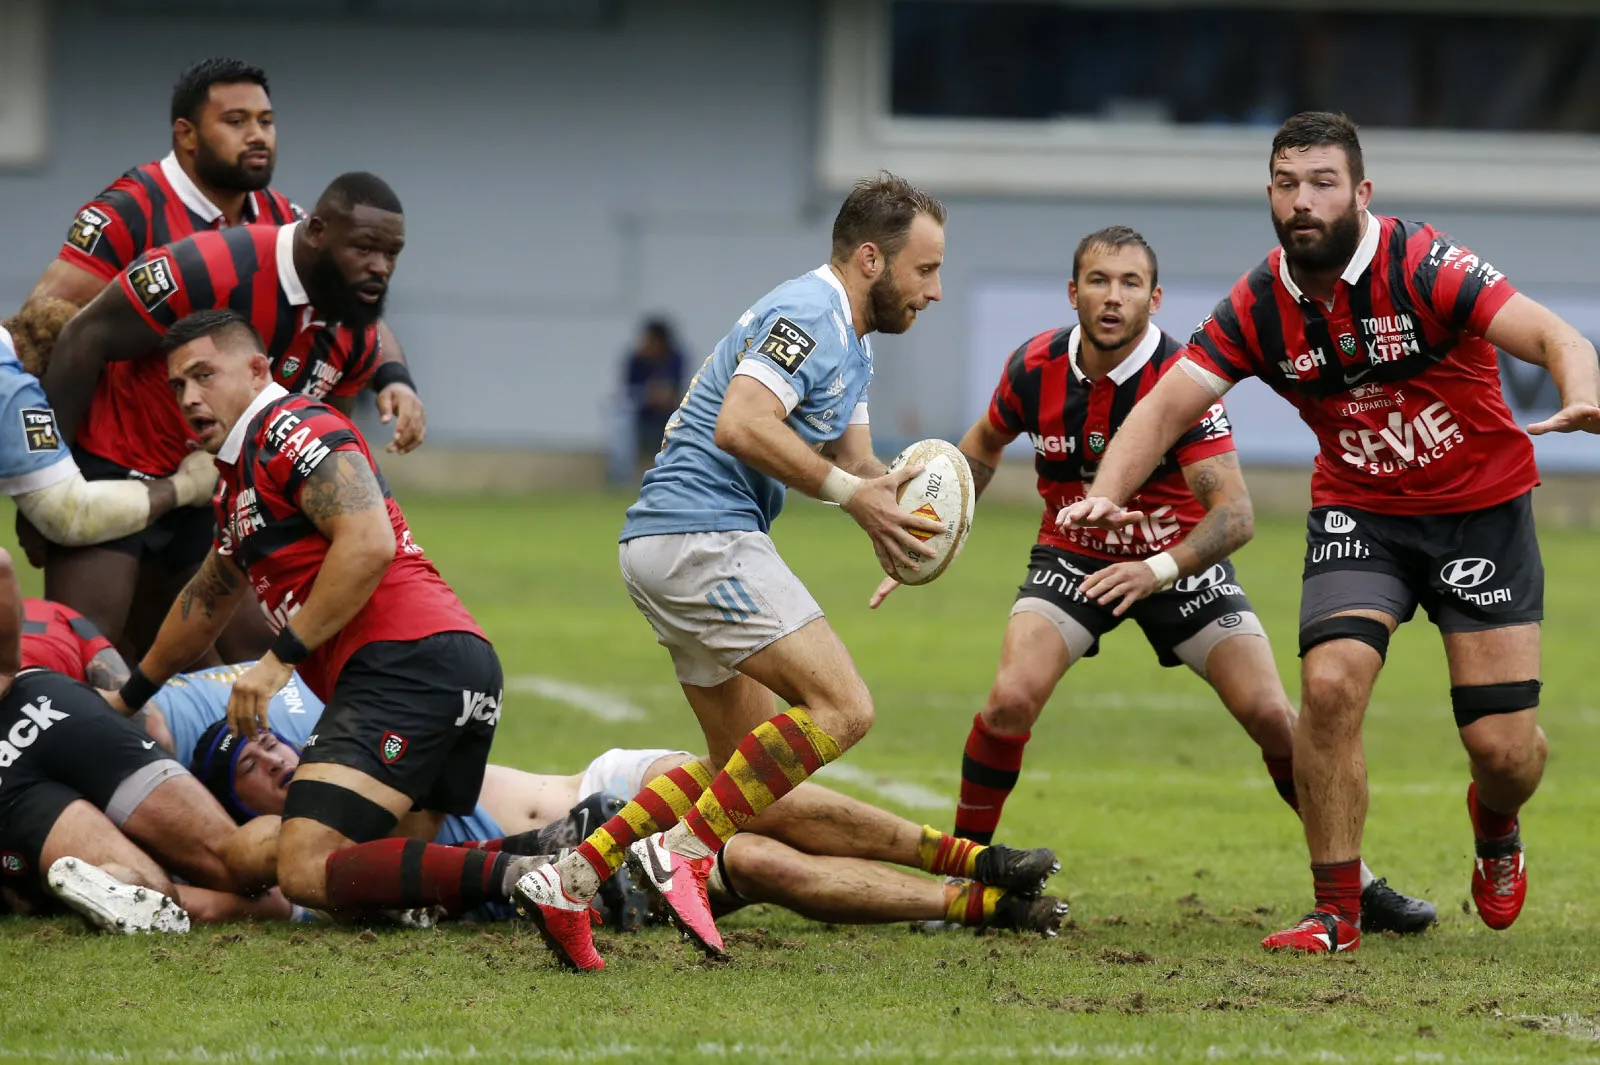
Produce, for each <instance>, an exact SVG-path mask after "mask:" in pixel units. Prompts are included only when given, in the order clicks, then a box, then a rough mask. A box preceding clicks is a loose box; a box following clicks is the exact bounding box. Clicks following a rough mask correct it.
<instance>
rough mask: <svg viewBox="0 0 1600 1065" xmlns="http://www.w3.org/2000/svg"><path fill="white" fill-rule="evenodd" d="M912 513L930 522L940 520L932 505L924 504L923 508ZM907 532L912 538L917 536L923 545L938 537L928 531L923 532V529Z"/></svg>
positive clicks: (908, 530)
mask: <svg viewBox="0 0 1600 1065" xmlns="http://www.w3.org/2000/svg"><path fill="white" fill-rule="evenodd" d="M911 513H912V514H914V515H916V516H917V517H919V518H927V519H928V520H929V521H938V520H939V512H938V511H937V510H934V509H933V504H932V503H924V504H922V506H920V507H918V508H917V509H916V510H913V511H912V512H911ZM906 532H908V533H910V534H911V535H912V536H915V537H916V538H917V539H918V540H921V541H922V542H923V543H927V542H928V541H929V540H932V539H933V538H934V536H936V535H937V534H936V533H931V532H927V531H925V530H922V529H907V530H906Z"/></svg>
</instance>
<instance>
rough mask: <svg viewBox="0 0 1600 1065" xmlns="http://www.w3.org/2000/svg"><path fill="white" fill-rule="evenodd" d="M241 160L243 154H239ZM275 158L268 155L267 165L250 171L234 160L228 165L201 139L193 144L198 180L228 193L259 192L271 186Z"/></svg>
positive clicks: (195, 170)
mask: <svg viewBox="0 0 1600 1065" xmlns="http://www.w3.org/2000/svg"><path fill="white" fill-rule="evenodd" d="M239 154H240V157H241V158H242V157H243V155H244V153H243V152H240V153H239ZM274 160H275V157H274V156H273V155H272V154H271V153H268V155H267V165H266V166H264V167H262V168H261V169H259V170H252V169H250V168H248V167H246V166H245V165H244V164H243V163H241V162H239V160H238V159H235V160H234V161H233V162H231V163H229V162H227V161H225V160H224V159H223V158H222V157H221V156H220V155H218V154H217V153H216V152H214V151H212V150H211V146H210V145H209V144H207V143H206V142H205V141H204V140H203V139H202V140H200V141H197V142H196V143H195V150H194V172H195V173H196V174H197V175H199V177H200V180H201V181H202V182H204V183H205V184H207V185H209V186H211V187H212V188H214V189H226V190H227V191H229V192H260V191H261V190H262V189H264V188H266V187H267V186H268V185H270V184H272V164H273V162H274Z"/></svg>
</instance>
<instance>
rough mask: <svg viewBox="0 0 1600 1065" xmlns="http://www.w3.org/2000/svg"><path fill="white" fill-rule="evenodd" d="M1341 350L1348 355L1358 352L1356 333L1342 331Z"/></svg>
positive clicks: (1340, 335) (1340, 336) (1340, 338)
mask: <svg viewBox="0 0 1600 1065" xmlns="http://www.w3.org/2000/svg"><path fill="white" fill-rule="evenodd" d="M1339 350H1340V351H1342V352H1344V353H1345V355H1346V356H1349V355H1354V354H1355V353H1356V338H1355V334H1353V333H1340V334H1339Z"/></svg>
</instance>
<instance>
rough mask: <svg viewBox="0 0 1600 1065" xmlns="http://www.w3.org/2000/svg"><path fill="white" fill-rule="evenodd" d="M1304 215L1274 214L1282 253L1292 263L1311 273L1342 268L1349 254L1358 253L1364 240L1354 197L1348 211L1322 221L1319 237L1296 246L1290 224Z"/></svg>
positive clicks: (1302, 218)
mask: <svg viewBox="0 0 1600 1065" xmlns="http://www.w3.org/2000/svg"><path fill="white" fill-rule="evenodd" d="M1305 218H1306V216H1304V215H1295V216H1293V217H1291V218H1290V219H1289V220H1288V221H1287V222H1285V221H1281V220H1280V219H1279V218H1278V216H1277V215H1273V216H1272V228H1273V229H1275V230H1277V233H1278V243H1279V244H1280V245H1282V246H1283V254H1284V256H1285V257H1287V258H1288V260H1289V265H1290V266H1292V267H1294V268H1295V269H1296V270H1304V271H1305V272H1307V273H1310V274H1325V273H1329V272H1332V271H1335V270H1342V269H1343V268H1344V265H1345V263H1348V262H1349V261H1350V256H1352V255H1354V254H1355V253H1356V245H1358V244H1360V243H1361V210H1360V208H1358V207H1357V206H1356V199H1355V197H1354V196H1352V197H1350V209H1349V210H1348V211H1346V212H1345V213H1344V214H1342V215H1340V216H1339V217H1338V218H1335V219H1334V220H1333V221H1331V222H1327V223H1323V227H1324V228H1323V230H1322V235H1321V237H1320V238H1319V239H1318V240H1317V241H1315V242H1314V243H1312V244H1310V245H1300V246H1298V247H1297V246H1296V245H1295V241H1294V238H1295V234H1294V231H1293V230H1292V229H1291V228H1290V227H1291V226H1293V225H1294V223H1295V222H1297V221H1304V220H1305ZM1313 221H1315V219H1313Z"/></svg>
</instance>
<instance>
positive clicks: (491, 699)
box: [456, 689, 503, 728]
mask: <svg viewBox="0 0 1600 1065" xmlns="http://www.w3.org/2000/svg"><path fill="white" fill-rule="evenodd" d="M502 694H503V693H501V692H495V693H494V694H493V695H490V694H488V693H487V692H475V691H467V690H466V689H462V692H461V716H460V717H458V718H456V726H457V727H458V728H459V727H460V726H462V725H465V724H466V723H467V722H468V721H482V722H484V723H486V724H489V725H498V724H499V723H500V696H501V695H502Z"/></svg>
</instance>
